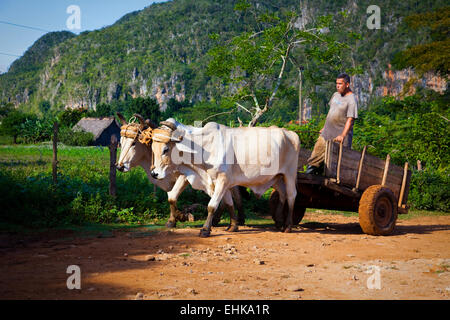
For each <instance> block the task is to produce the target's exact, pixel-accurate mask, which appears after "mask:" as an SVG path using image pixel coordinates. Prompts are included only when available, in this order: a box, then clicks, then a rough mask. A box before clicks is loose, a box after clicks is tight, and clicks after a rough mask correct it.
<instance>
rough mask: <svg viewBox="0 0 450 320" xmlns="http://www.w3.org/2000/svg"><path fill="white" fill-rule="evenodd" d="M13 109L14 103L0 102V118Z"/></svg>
mask: <svg viewBox="0 0 450 320" xmlns="http://www.w3.org/2000/svg"><path fill="white" fill-rule="evenodd" d="M13 110H14V104H13V103H11V102H8V103H1V104H0V118H3V117H6V116H7V115H8V114H9V113H10V112H11V111H13Z"/></svg>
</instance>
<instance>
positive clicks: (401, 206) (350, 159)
mask: <svg viewBox="0 0 450 320" xmlns="http://www.w3.org/2000/svg"><path fill="white" fill-rule="evenodd" d="M310 155H311V151H310V150H307V149H301V151H300V156H299V171H303V167H304V165H306V163H307V159H308V158H309V156H310ZM410 180H411V171H410V170H408V163H405V166H404V168H401V167H399V166H397V165H394V164H393V163H391V162H390V156H389V155H388V156H387V158H386V160H381V159H379V158H377V157H375V156H372V155H369V154H367V153H366V147H364V150H363V151H362V152H359V151H356V150H352V149H349V148H345V147H343V146H342V144H339V143H336V142H332V141H328V142H327V145H326V149H325V161H324V175H323V176H319V175H313V174H305V173H302V172H299V173H298V174H297V198H296V201H295V207H294V214H293V220H294V221H293V222H294V225H296V224H299V223H300V221H301V220H302V218H303V216H304V214H305V210H306V208H317V209H329V210H342V211H353V212H358V213H359V224H360V226H361V228H362V230H363V232H365V233H367V234H371V235H388V234H390V233H391V232H392V231H393V230H394V227H395V223H396V220H397V214H406V213H408V206H407V200H408V193H409V185H410ZM278 201H279V196H278V193H277V192H276V191H273V192H272V194H271V196H270V201H269V205H270V209H271V212H272V215H273V216H272V218H273V220H274V221H275V225H276V226H277V227H281V226H282V225H283V223H284V219H285V217H286V214H287V204H286V205H285V207H284V210H283V216H276V215H275V211H276V210H275V208H276V206H277V203H278Z"/></svg>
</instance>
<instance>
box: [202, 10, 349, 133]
mask: <svg viewBox="0 0 450 320" xmlns="http://www.w3.org/2000/svg"><path fill="white" fill-rule="evenodd" d="M236 9H237V10H240V11H242V12H243V13H244V14H246V13H247V12H248V11H252V13H251V14H253V15H255V17H256V18H255V19H256V23H255V25H256V26H257V28H256V30H254V31H251V32H243V33H242V34H241V35H239V36H236V37H234V38H232V39H231V40H230V41H227V42H226V43H225V44H224V45H222V44H218V45H217V46H215V47H214V48H212V49H211V50H210V51H209V55H210V56H211V57H212V60H211V61H210V63H209V66H208V72H209V73H210V74H211V75H213V76H216V77H218V78H219V79H220V80H221V82H222V85H225V86H226V87H228V88H229V89H230V91H233V92H234V93H233V94H232V96H231V97H229V98H230V100H231V101H232V102H234V105H233V107H235V106H237V108H238V109H241V110H245V111H246V112H247V113H248V114H250V115H251V120H250V122H249V126H254V125H256V123H257V122H258V121H259V120H260V118H261V116H262V115H263V114H264V113H266V112H267V111H268V110H269V109H270V108H271V107H272V104H273V102H274V99H275V97H276V96H277V93H278V89H279V88H280V85H281V82H282V80H283V78H284V77H285V73H286V71H287V68H288V67H289V66H288V64H291V67H292V66H293V67H294V68H298V69H299V70H300V69H301V68H302V67H303V66H301V65H300V64H299V63H298V61H306V60H308V59H312V60H315V61H316V64H319V65H328V66H332V67H333V69H335V70H339V69H341V68H342V59H341V57H340V52H341V50H342V49H343V48H347V47H348V45H346V44H345V43H344V42H341V41H338V40H337V37H336V36H335V35H334V34H332V33H330V32H329V30H330V28H332V24H333V17H332V16H331V15H329V16H323V17H319V18H318V19H317V21H316V22H315V23H314V25H311V26H310V27H308V29H304V28H298V27H297V26H296V21H297V20H298V15H297V14H296V13H295V12H294V11H287V12H283V13H280V14H279V15H276V14H274V13H261V12H258V11H257V9H256V7H255V8H254V9H253V10H252V5H251V4H249V3H248V2H247V1H240V2H239V3H238V5H237V6H236ZM211 37H212V38H213V39H215V40H217V41H219V40H220V36H219V35H218V34H213V35H212V36H211ZM239 120H240V119H239Z"/></svg>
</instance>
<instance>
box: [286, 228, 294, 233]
mask: <svg viewBox="0 0 450 320" xmlns="http://www.w3.org/2000/svg"><path fill="white" fill-rule="evenodd" d="M291 231H292V228H291V227H287V228H286V229H284V233H291Z"/></svg>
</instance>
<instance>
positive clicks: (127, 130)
mask: <svg viewBox="0 0 450 320" xmlns="http://www.w3.org/2000/svg"><path fill="white" fill-rule="evenodd" d="M120 136H121V137H125V138H129V139H133V142H136V141H139V142H140V143H142V144H144V145H146V146H150V145H151V144H152V141H156V142H161V143H169V142H170V140H171V136H172V131H171V130H167V129H162V128H157V129H152V128H147V129H145V130H141V127H140V125H139V124H137V123H128V124H126V125H123V126H121V127H120ZM129 150H130V148H128V149H127V150H126V151H125V155H124V157H125V156H126V155H127V153H128V151H129ZM154 162H155V157H154V156H153V155H152V165H151V167H150V169H151V170H153V169H154V168H155V165H154ZM119 165H121V166H122V165H123V163H120V164H119Z"/></svg>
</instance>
